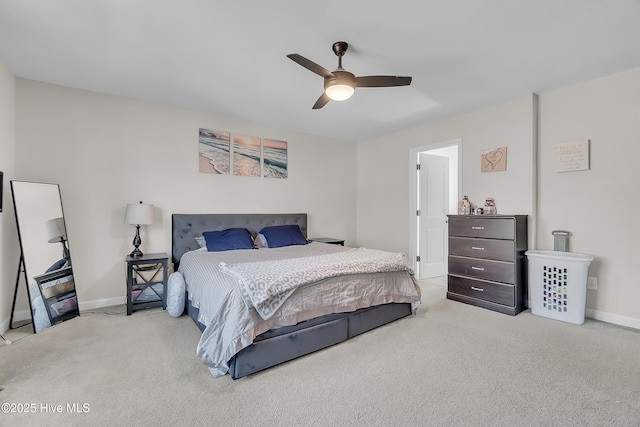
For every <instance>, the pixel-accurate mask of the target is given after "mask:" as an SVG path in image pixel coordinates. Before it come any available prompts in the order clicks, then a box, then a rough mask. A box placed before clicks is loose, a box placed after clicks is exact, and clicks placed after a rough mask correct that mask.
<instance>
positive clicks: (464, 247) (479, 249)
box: [449, 237, 516, 262]
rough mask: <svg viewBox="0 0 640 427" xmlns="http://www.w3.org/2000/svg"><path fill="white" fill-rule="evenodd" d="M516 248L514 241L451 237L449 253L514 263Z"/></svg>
mask: <svg viewBox="0 0 640 427" xmlns="http://www.w3.org/2000/svg"><path fill="white" fill-rule="evenodd" d="M515 247H516V246H515V242H514V241H513V240H492V239H474V238H469V237H449V253H450V254H451V255H458V256H466V257H474V258H486V259H495V260H498V261H509V262H513V261H515Z"/></svg>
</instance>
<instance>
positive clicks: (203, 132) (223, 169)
mask: <svg viewBox="0 0 640 427" xmlns="http://www.w3.org/2000/svg"><path fill="white" fill-rule="evenodd" d="M198 141H199V142H198V145H199V153H200V154H199V162H200V167H199V168H200V169H199V170H200V172H202V173H212V174H225V175H228V174H229V172H230V170H231V134H230V133H229V132H225V131H217V130H208V129H202V128H200V137H199V139H198Z"/></svg>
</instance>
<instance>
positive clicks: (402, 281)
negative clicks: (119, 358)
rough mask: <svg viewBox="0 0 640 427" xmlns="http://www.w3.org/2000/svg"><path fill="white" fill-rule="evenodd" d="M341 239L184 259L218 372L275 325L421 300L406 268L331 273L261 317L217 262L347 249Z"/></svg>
mask: <svg viewBox="0 0 640 427" xmlns="http://www.w3.org/2000/svg"><path fill="white" fill-rule="evenodd" d="M349 250H350V249H349V248H345V247H342V246H337V245H329V244H325V243H318V242H313V243H310V244H308V245H305V246H289V247H283V248H275V249H256V250H251V249H246V250H235V251H226V252H206V251H193V252H188V253H186V254H185V255H184V256H183V257H182V259H181V260H180V270H179V271H180V272H181V273H182V274H183V276H184V278H185V282H186V284H187V289H188V291H189V298H190V300H191V301H190V302H191V304H192V305H193V306H195V307H197V308H198V309H199V310H200V312H199V318H198V320H199V321H200V322H201V323H203V324H204V325H206V329H205V331H204V332H203V334H202V336H201V338H200V342H199V343H198V348H197V353H198V356H199V357H200V358H201V359H202V360H203V361H204V362H205V364H206V365H207V366H208V367H209V370H210V371H211V373H212V374H213V375H214V376H221V375H224V374H226V373H227V371H228V368H229V366H228V361H229V359H231V357H232V356H233V355H234V354H236V353H237V352H238V351H240V350H241V349H243V348H244V347H246V346H248V345H250V344H251V343H252V342H253V339H254V338H255V337H256V336H257V335H260V334H261V333H263V332H266V331H268V330H269V329H272V328H274V327H277V326H288V325H295V324H296V323H298V322H301V321H304V320H308V319H311V318H314V317H318V316H322V315H325V314H330V313H339V312H349V311H354V310H357V309H360V308H364V307H370V306H373V305H380V304H386V303H390V302H397V303H400V302H406V303H412V304H413V308H414V310H415V309H416V308H417V307H418V305H419V304H420V291H419V288H418V287H417V285H416V283H415V280H414V278H413V275H412V274H411V271H409V270H408V268H405V269H401V270H396V271H385V272H378V273H371V272H369V273H358V274H348V275H341V276H337V277H331V278H327V279H323V280H320V281H318V282H313V283H310V284H306V285H303V286H300V287H297V288H296V289H294V290H293V292H292V293H291V294H290V296H289V297H288V298H287V299H285V300H284V301H283V303H282V304H281V305H280V306H279V308H277V310H275V312H274V313H272V314H271V315H270V316H269V317H268V318H267V319H263V318H262V317H261V316H260V315H259V313H258V312H257V311H256V309H255V308H254V307H253V304H252V302H251V300H250V299H249V298H247V297H246V296H243V294H242V291H241V288H240V286H239V285H238V283H237V280H236V278H234V276H233V275H232V274H228V273H225V272H223V271H222V270H221V269H220V268H219V266H220V264H221V263H224V264H226V265H238V264H244V263H248V262H265V261H277V260H283V259H290V258H302V257H311V256H318V255H328V254H333V253H338V252H343V251H349Z"/></svg>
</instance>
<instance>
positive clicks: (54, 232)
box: [44, 217, 69, 261]
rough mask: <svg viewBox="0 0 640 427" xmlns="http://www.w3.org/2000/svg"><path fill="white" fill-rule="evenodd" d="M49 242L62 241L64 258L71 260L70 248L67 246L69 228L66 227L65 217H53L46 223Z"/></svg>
mask: <svg viewBox="0 0 640 427" xmlns="http://www.w3.org/2000/svg"><path fill="white" fill-rule="evenodd" d="M44 227H45V230H46V232H47V239H48V242H49V243H57V242H60V243H62V258H64V259H65V260H66V261H69V249H68V248H67V229H66V228H65V227H64V218H62V217H60V218H53V219H50V220H48V221H46V222H45V223H44Z"/></svg>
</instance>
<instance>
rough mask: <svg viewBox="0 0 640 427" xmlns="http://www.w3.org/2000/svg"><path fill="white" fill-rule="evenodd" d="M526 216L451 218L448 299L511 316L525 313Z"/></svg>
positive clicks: (458, 216)
mask: <svg viewBox="0 0 640 427" xmlns="http://www.w3.org/2000/svg"><path fill="white" fill-rule="evenodd" d="M526 250H527V216H526V215H492V216H461V215H449V277H448V288H447V298H448V299H452V300H455V301H460V302H464V303H467V304H473V305H476V306H479V307H484V308H487V309H490V310H494V311H498V312H501V313H506V314H511V315H515V314H518V313H519V312H521V311H522V310H524V309H525V308H526V304H525V301H526V299H527V275H526V270H525V267H526V260H525V255H524V253H525V252H526Z"/></svg>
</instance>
